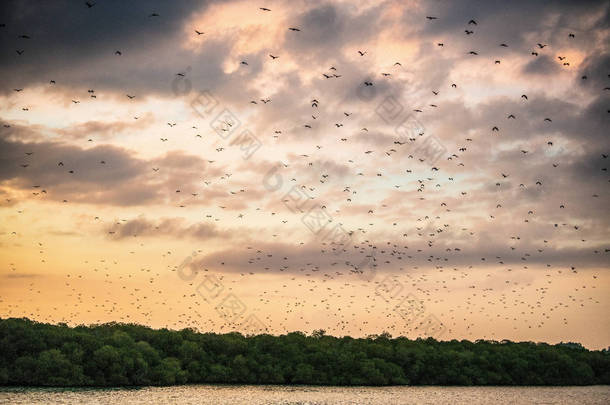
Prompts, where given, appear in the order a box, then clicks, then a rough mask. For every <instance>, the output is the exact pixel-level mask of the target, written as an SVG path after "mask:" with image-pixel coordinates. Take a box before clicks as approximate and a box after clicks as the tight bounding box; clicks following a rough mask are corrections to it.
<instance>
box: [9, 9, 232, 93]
mask: <svg viewBox="0 0 610 405" xmlns="http://www.w3.org/2000/svg"><path fill="white" fill-rule="evenodd" d="M207 3H209V2H206V1H187V2H178V3H167V2H162V1H147V2H122V1H100V2H96V4H95V6H94V7H92V8H87V7H86V6H85V4H84V2H72V1H57V2H35V1H6V2H2V4H0V15H2V16H3V18H2V22H3V23H4V24H6V27H4V28H1V29H0V54H2V55H4V56H3V58H2V59H3V64H2V67H1V68H0V74H1V76H2V79H1V80H0V91H4V92H6V91H9V90H10V89H12V88H13V87H15V86H19V87H27V86H28V85H30V84H36V83H48V82H49V80H50V79H54V80H56V82H57V83H58V85H67V86H87V88H90V87H94V88H102V89H123V91H134V90H140V91H145V90H149V91H154V90H157V91H159V90H164V91H169V90H170V87H169V81H170V80H171V78H172V76H173V75H174V74H175V73H176V72H175V71H174V70H176V69H183V68H185V67H186V66H187V65H189V64H192V65H194V63H195V62H196V61H197V58H193V56H192V55H189V53H187V52H185V51H183V50H182V49H181V48H180V46H178V45H177V36H178V35H179V34H180V33H181V29H182V24H183V23H184V21H185V19H187V18H188V17H189V16H190V15H191V14H192V13H193V12H195V11H201V10H203V9H204V8H205V7H206V6H207ZM153 12H155V13H158V14H159V17H149V16H150V15H151V14H152V13H153ZM20 35H27V36H29V37H30V39H23V38H18V37H19V36H20ZM221 48H222V47H221ZM218 49H219V48H217V47H215V46H211V47H210V52H208V55H207V58H208V60H213V58H214V57H213V55H214V54H215V53H216V52H217V50H218ZM16 50H23V51H24V53H23V54H22V55H18V54H17V53H16ZM117 50H120V51H121V52H122V53H123V55H122V56H118V55H115V54H114V53H115V51H117ZM160 51H161V52H166V53H168V55H167V57H166V58H161V59H159V58H158V57H157V56H155V55H158V52H160ZM221 52H222V51H221ZM177 62H183V63H182V64H183V65H184V66H175V64H176V63H177ZM217 73H218V72H216V74H217Z"/></svg>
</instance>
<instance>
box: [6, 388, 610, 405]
mask: <svg viewBox="0 0 610 405" xmlns="http://www.w3.org/2000/svg"><path fill="white" fill-rule="evenodd" d="M0 403H2V404H59V403H61V404H113V405H118V404H249V405H255V404H312V405H313V404H342V405H343V404H379V405H390V404H441V403H442V404H445V403H446V404H469V405H474V404H499V403H503V404H604V405H607V404H610V386H592V387H314V386H276V385H263V386H251V385H249V386H244V385H233V386H231V385H189V386H178V387H148V388H140V389H125V388H117V389H53V388H23V387H10V388H2V387H0Z"/></svg>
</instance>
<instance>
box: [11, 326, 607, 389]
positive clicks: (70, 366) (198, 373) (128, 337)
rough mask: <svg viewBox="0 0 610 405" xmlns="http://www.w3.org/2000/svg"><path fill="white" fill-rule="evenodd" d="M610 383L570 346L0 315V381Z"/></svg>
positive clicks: (596, 357)
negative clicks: (78, 322) (221, 330)
mask: <svg viewBox="0 0 610 405" xmlns="http://www.w3.org/2000/svg"><path fill="white" fill-rule="evenodd" d="M184 383H251V384H263V383H264V384H332V385H354V384H357V385H387V384H412V385H417V384H427V385H543V384H544V385H584V384H610V353H609V352H608V351H606V350H603V351H589V350H586V349H585V348H583V347H582V346H580V345H578V344H558V345H548V344H545V343H531V342H525V343H513V342H507V341H503V342H495V341H477V342H476V343H472V342H469V341H465V340H462V341H457V340H453V341H449V342H438V341H436V340H434V339H426V340H422V339H418V340H409V339H407V338H403V337H399V338H395V339H392V338H391V337H390V336H389V335H387V334H382V335H380V336H371V337H368V338H366V339H354V338H351V337H343V338H337V337H333V336H326V335H324V332H323V331H317V332H314V333H313V334H312V335H311V336H306V335H304V334H303V333H300V332H294V333H289V334H287V335H282V336H271V335H257V336H249V337H245V336H243V335H241V334H239V333H228V334H224V335H219V334H214V333H197V332H195V331H193V330H190V329H183V330H181V331H171V330H167V329H161V330H153V329H150V328H147V327H144V326H139V325H133V324H115V323H112V324H104V325H94V326H78V327H75V328H70V327H68V326H66V325H49V324H43V323H38V322H33V321H30V320H28V319H14V318H13V319H5V320H2V319H0V384H5V385H9V384H10V385H51V386H77V385H95V386H119V385H149V384H152V385H167V384H184Z"/></svg>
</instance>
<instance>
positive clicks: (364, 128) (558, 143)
mask: <svg viewBox="0 0 610 405" xmlns="http://www.w3.org/2000/svg"><path fill="white" fill-rule="evenodd" d="M261 8H262V9H261ZM0 25H1V26H0V52H1V54H2V62H1V63H0V121H2V127H0V198H1V201H0V317H1V318H7V317H28V318H32V319H36V320H39V321H44V322H53V323H57V322H66V323H68V324H70V325H75V324H81V323H87V324H89V323H101V322H110V321H117V322H137V323H141V324H146V325H151V326H153V327H169V328H173V329H176V328H184V327H193V328H197V329H199V330H201V331H216V332H226V331H230V330H239V331H242V332H244V333H260V332H264V331H266V332H269V333H274V334H279V333H285V332H286V331H293V330H301V331H305V332H308V333H309V332H312V331H313V330H314V329H325V330H326V332H327V333H329V334H333V335H339V336H342V335H352V336H366V335H368V334H374V333H381V332H383V331H387V332H389V333H391V334H392V335H394V336H397V335H404V336H408V337H411V338H416V337H420V336H433V337H436V338H438V339H443V340H447V339H470V340H474V339H496V340H502V339H510V340H531V341H546V342H551V343H555V342H559V341H578V342H581V343H583V344H584V345H585V346H587V347H589V348H604V347H608V346H610V318H609V317H608V313H610V273H609V269H610V214H609V209H608V207H609V206H610V193H609V191H610V190H609V186H610V175H609V174H608V171H607V167H608V166H609V164H608V162H609V161H610V160H609V159H608V158H607V156H608V154H610V138H609V136H608V134H609V133H610V131H609V128H610V126H609V123H610V114H609V113H610V96H609V94H610V91H609V86H610V53H609V49H608V43H610V42H609V41H610V38H609V37H610V4H609V3H608V2H605V1H578V2H574V1H556V2H536V1H534V2H532V1H511V2H506V1H485V2H483V1H481V2H478V1H455V2H454V1H389V0H388V1H323V2H307V1H298V0H297V1H290V2H288V1H284V2H282V1H264V2H260V3H257V2H252V1H226V2H215V1H207V2H206V1H185V2H161V1H146V2H122V1H110V0H99V1H95V2H93V1H92V2H90V3H89V5H87V4H85V2H83V1H55V2H35V1H14V2H13V1H8V2H2V3H1V4H0Z"/></svg>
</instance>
